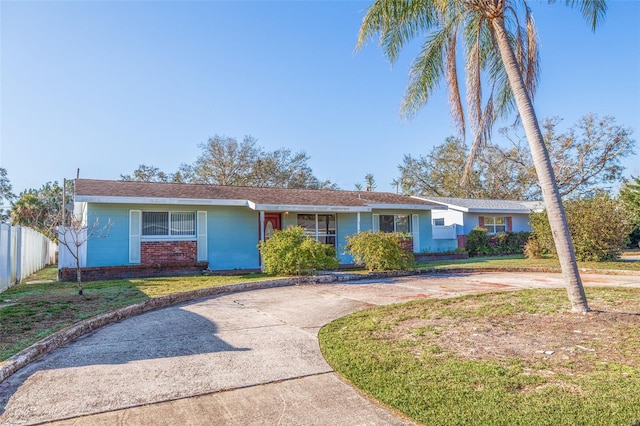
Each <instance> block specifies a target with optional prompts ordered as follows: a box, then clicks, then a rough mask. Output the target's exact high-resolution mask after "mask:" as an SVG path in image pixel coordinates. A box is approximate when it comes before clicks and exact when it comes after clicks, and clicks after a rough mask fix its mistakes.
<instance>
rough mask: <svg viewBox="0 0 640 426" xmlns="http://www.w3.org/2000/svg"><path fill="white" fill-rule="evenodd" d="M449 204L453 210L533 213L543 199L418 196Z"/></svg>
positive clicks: (540, 205) (540, 206) (539, 206)
mask: <svg viewBox="0 0 640 426" xmlns="http://www.w3.org/2000/svg"><path fill="white" fill-rule="evenodd" d="M417 198H420V199H422V200H427V201H433V202H436V203H442V204H445V205H447V206H448V207H449V208H450V209H452V210H460V211H464V212H470V213H527V214H528V213H531V211H536V210H538V209H541V208H542V202H541V201H523V200H487V199H473V198H451V197H417Z"/></svg>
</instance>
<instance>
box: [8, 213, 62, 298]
mask: <svg viewBox="0 0 640 426" xmlns="http://www.w3.org/2000/svg"><path fill="white" fill-rule="evenodd" d="M55 260H56V244H55V243H54V242H52V241H51V240H49V239H48V238H47V237H45V236H44V235H42V234H40V233H39V232H37V231H34V230H33V229H31V228H25V227H22V226H11V225H9V224H6V223H0V292H3V291H5V290H6V289H8V288H9V287H10V286H12V285H14V284H16V283H19V282H20V281H22V280H23V279H24V278H26V277H28V276H29V275H31V274H33V273H34V272H36V271H39V270H40V269H42V268H44V267H45V266H47V265H50V264H52V263H55Z"/></svg>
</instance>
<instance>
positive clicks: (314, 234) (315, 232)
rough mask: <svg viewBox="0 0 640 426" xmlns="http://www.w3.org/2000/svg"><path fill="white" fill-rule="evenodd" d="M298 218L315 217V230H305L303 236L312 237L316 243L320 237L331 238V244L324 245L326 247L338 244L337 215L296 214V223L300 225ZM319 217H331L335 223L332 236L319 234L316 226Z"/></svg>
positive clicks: (318, 228)
mask: <svg viewBox="0 0 640 426" xmlns="http://www.w3.org/2000/svg"><path fill="white" fill-rule="evenodd" d="M300 216H314V217H315V229H313V230H310V229H306V228H304V227H303V228H304V230H305V234H307V235H309V236H310V237H313V238H314V239H315V240H316V241H319V240H320V238H321V237H324V238H326V237H333V244H329V243H326V244H328V245H332V246H334V247H336V246H337V244H338V215H337V214H335V213H298V215H297V216H296V221H297V225H298V226H301V225H300V220H299V217H300ZM319 216H333V222H334V223H335V227H334V230H333V232H334V233H333V234H327V233H324V232H322V233H321V232H320V227H319V226H318V217H319Z"/></svg>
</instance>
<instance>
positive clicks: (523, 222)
mask: <svg viewBox="0 0 640 426" xmlns="http://www.w3.org/2000/svg"><path fill="white" fill-rule="evenodd" d="M480 216H483V217H507V216H510V217H511V218H512V219H511V220H512V228H511V231H512V232H521V231H531V225H530V224H529V215H528V214H522V213H465V218H464V232H463V233H462V235H468V234H469V232H471V231H473V228H475V227H477V226H478V224H479V223H480ZM458 234H459V235H460V234H461V233H460V232H458Z"/></svg>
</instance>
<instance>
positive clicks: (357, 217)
mask: <svg viewBox="0 0 640 426" xmlns="http://www.w3.org/2000/svg"><path fill="white" fill-rule="evenodd" d="M356 232H360V212H358V213H356Z"/></svg>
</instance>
